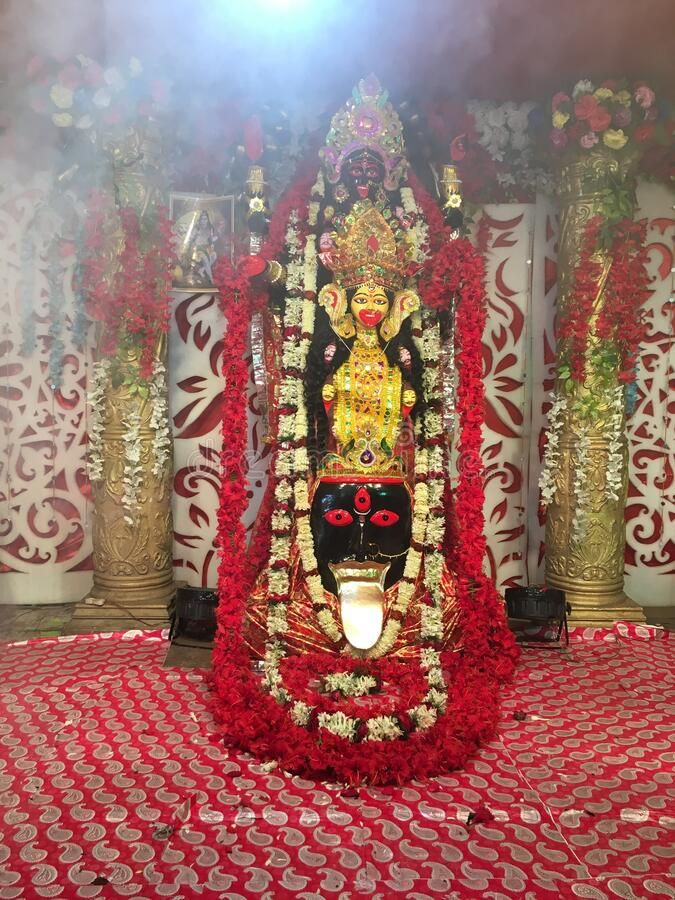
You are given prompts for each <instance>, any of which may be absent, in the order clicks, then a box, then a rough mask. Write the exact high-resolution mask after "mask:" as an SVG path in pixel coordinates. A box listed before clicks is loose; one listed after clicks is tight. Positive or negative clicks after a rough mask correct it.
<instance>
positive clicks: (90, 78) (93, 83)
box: [83, 60, 103, 87]
mask: <svg viewBox="0 0 675 900" xmlns="http://www.w3.org/2000/svg"><path fill="white" fill-rule="evenodd" d="M83 74H84V80H85V82H86V83H87V84H88V85H89V86H90V87H98V86H99V85H101V84H103V68H102V67H101V66H99V64H98V63H97V62H93V60H92V61H91V62H90V63H88V64H87V65H86V66H85V67H84V73H83Z"/></svg>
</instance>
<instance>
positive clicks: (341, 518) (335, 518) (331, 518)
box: [323, 509, 354, 527]
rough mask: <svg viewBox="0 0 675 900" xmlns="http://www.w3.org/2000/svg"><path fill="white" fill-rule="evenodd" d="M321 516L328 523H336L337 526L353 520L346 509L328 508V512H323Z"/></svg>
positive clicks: (349, 523) (347, 523)
mask: <svg viewBox="0 0 675 900" xmlns="http://www.w3.org/2000/svg"><path fill="white" fill-rule="evenodd" d="M323 517H324V519H325V520H326V522H328V524H329V525H337V526H338V527H344V526H345V525H351V524H352V522H353V521H354V517H353V516H352V514H351V513H350V512H349V511H348V510H346V509H329V510H328V512H326V513H324V514H323Z"/></svg>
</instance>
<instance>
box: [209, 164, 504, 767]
mask: <svg viewBox="0 0 675 900" xmlns="http://www.w3.org/2000/svg"><path fill="white" fill-rule="evenodd" d="M312 185H313V186H314V192H318V190H320V183H319V181H310V180H309V179H305V180H304V181H301V182H300V183H299V185H297V186H296V188H295V189H294V190H293V191H291V192H290V197H291V199H290V200H289V199H288V198H286V200H285V201H284V202H283V203H280V205H279V207H278V210H280V211H279V212H278V213H277V214H275V218H277V215H279V216H281V217H282V218H281V220H279V219H277V221H276V222H275V221H274V220H273V223H272V226H271V228H270V233H271V235H273V243H276V244H278V243H279V235H280V234H282V233H283V235H284V244H285V250H286V252H287V256H288V260H289V265H288V279H287V298H286V313H285V317H284V322H283V347H282V367H283V372H282V381H281V386H280V411H279V443H278V447H277V448H276V452H275V453H274V470H273V473H272V482H271V485H273V487H270V488H269V489H268V490H269V491H270V492H271V491H272V490H273V491H274V494H273V497H274V501H273V507H272V511H271V514H270V525H271V534H270V538H269V543H270V557H269V560H270V561H269V565H268V571H267V582H268V598H269V605H268V616H267V631H268V642H267V645H266V653H265V661H264V673H265V674H264V678H263V679H262V681H261V679H260V678H259V676H256V675H255V674H254V673H253V672H252V670H251V665H250V658H249V654H248V650H247V649H246V646H245V643H244V639H243V632H244V623H245V617H246V603H247V598H248V595H249V592H250V589H251V586H252V581H251V577H250V573H251V572H252V571H254V570H255V568H256V567H255V566H253V565H252V564H251V562H250V560H246V559H245V551H244V548H245V535H244V532H243V527H242V526H241V517H242V515H243V513H244V510H245V507H246V503H247V500H246V487H245V484H244V483H243V481H242V479H241V475H240V471H239V467H238V466H237V465H236V463H235V464H234V465H233V463H232V460H237V459H239V458H240V456H241V454H243V452H244V450H245V446H246V407H245V402H244V399H243V398H244V397H245V392H244V391H243V390H242V389H241V387H242V386H243V385H245V380H246V367H245V364H244V362H243V357H244V350H245V343H246V333H245V329H246V321H247V319H246V309H247V307H248V308H250V302H251V301H250V297H249V299H248V300H247V297H248V296H249V295H248V290H249V288H248V281H247V279H246V278H245V277H243V275H237V273H236V272H234V271H232V269H231V268H228V264H227V263H223V264H222V265H219V269H218V273H217V275H216V279H217V284H218V287H219V290H220V294H221V301H222V302H223V308H224V311H225V316H226V318H227V320H228V334H227V340H226V341H225V349H224V353H225V359H224V364H223V365H224V374H225V380H226V388H225V392H224V397H223V403H224V409H223V422H224V433H223V437H224V449H223V458H222V463H223V483H222V489H221V506H220V513H219V540H220V545H221V565H220V570H219V594H220V597H221V603H220V605H219V612H218V619H219V628H218V635H217V639H216V646H215V649H214V676H213V679H212V683H213V688H214V699H213V709H214V713H215V717H216V720H217V722H218V727H219V730H220V735H221V737H223V738H225V740H226V741H227V743H229V744H231V745H234V746H237V747H241V748H245V749H247V750H248V751H250V752H252V753H254V754H256V755H257V756H258V757H260V758H263V759H267V758H273V759H275V760H278V761H279V763H280V764H281V765H282V766H283V767H284V768H285V769H289V770H293V771H301V772H304V773H308V774H311V775H315V776H322V775H330V776H331V777H337V778H339V779H341V780H344V781H347V782H350V783H357V782H362V781H364V780H366V781H370V782H374V783H378V782H379V783H382V782H403V781H406V780H409V779H411V778H413V777H418V778H419V777H422V778H423V777H425V776H428V775H433V774H438V773H439V772H441V771H446V770H448V769H451V768H455V767H457V766H459V765H461V763H462V762H463V761H464V760H465V759H466V757H467V756H468V755H469V754H470V753H472V752H473V751H474V750H475V749H476V747H477V746H478V744H479V743H480V742H481V741H482V740H484V739H485V738H486V737H487V736H488V735H489V734H491V733H492V731H493V729H494V725H495V722H496V719H497V716H498V702H497V692H496V687H497V684H498V682H499V681H500V680H503V679H504V678H506V677H508V675H509V674H510V672H511V671H512V669H513V664H514V659H515V655H516V653H515V649H514V644H513V638H512V636H511V635H510V633H509V632H508V630H507V629H506V627H505V622H504V616H503V610H502V608H501V605H500V601H499V598H498V597H497V594H496V591H495V589H494V587H493V586H492V585H491V584H490V583H489V582H488V581H487V580H486V579H484V578H483V576H482V574H481V566H482V559H483V555H484V546H485V545H484V539H483V538H482V503H483V494H482V482H481V475H482V469H481V467H480V439H481V436H480V422H481V419H482V398H483V394H482V391H483V386H482V379H481V347H480V336H481V332H482V324H483V321H484V316H485V310H484V300H485V292H484V286H483V281H482V277H483V268H482V259H481V258H480V256H477V255H476V253H475V251H473V252H470V251H469V249H468V248H467V246H465V245H464V244H463V243H461V244H460V245H459V246H458V248H457V249H456V250H444V251H442V253H441V256H440V257H439V259H440V260H445V263H447V264H450V262H452V265H456V266H458V267H459V275H458V276H455V277H456V278H457V283H456V284H455V283H451V284H450V283H448V284H445V286H444V288H443V294H447V293H448V292H455V293H457V296H458V297H460V296H461V302H462V303H463V305H462V312H463V315H464V317H465V319H466V325H465V327H464V329H458V332H457V361H458V370H459V386H458V410H457V412H458V415H459V418H460V422H461V423H462V425H463V427H464V428H465V429H466V433H465V434H463V436H462V437H463V441H462V442H460V454H463V459H465V460H466V469H465V471H464V474H463V475H461V476H460V484H459V485H458V491H457V493H458V508H459V510H461V511H462V514H463V515H464V516H465V521H463V522H462V526H463V530H462V533H461V535H460V538H459V539H460V540H461V543H462V549H461V551H459V552H458V553H457V554H456V555H457V558H458V560H459V563H460V565H461V573H459V574H460V577H459V578H458V580H457V589H458V596H457V600H458V602H459V605H460V607H461V609H462V611H463V614H464V615H463V620H462V625H461V632H462V637H461V652H457V648H453V650H445V651H439V650H438V649H436V646H437V642H438V639H439V636H441V635H442V616H441V611H440V607H441V606H442V604H443V601H444V600H447V598H448V595H447V594H446V593H445V591H444V586H443V571H444V567H443V555H444V554H445V547H446V538H445V508H444V502H443V491H444V485H445V482H446V471H447V459H446V452H445V438H444V436H443V434H442V428H443V425H442V423H443V418H442V410H441V402H440V401H441V393H440V391H441V388H440V384H441V381H440V370H439V367H438V366H437V365H436V366H434V365H433V361H434V360H438V358H439V356H440V333H439V330H438V325H437V319H436V312H435V311H434V309H433V308H435V309H436V310H438V309H445V308H447V306H448V302H449V300H448V297H447V296H444V297H443V298H441V297H440V293H441V291H440V289H439V292H438V297H437V300H436V301H434V298H433V290H434V289H433V288H430V289H429V292H428V296H429V297H430V298H431V301H432V302H431V304H430V306H431V307H433V308H432V309H428V310H427V312H425V314H424V327H423V328H422V327H421V324H422V323H421V322H419V323H418V324H417V326H416V327H414V329H413V333H414V335H415V339H416V341H417V342H418V346H419V348H420V352H421V354H422V356H423V359H424V360H425V364H426V365H427V370H426V373H425V378H424V392H425V400H426V401H427V404H428V412H427V413H426V415H425V420H424V430H425V433H426V435H427V437H428V440H426V442H425V447H424V449H421V448H420V450H419V452H418V454H417V455H416V466H417V479H418V481H417V484H416V494H419V496H417V497H416V500H417V502H416V504H415V506H416V514H417V516H418V518H419V517H420V516H421V517H423V520H424V527H423V530H420V531H418V532H417V533H416V534H415V537H414V540H413V548H411V551H410V553H411V555H413V554H414V553H417V554H419V557H420V560H421V561H422V560H423V567H422V568H424V570H425V574H424V578H425V584H426V585H427V586H428V587H427V590H426V592H424V595H423V598H422V610H421V616H422V620H421V636H422V639H423V645H422V647H421V648H420V652H419V656H418V657H417V660H416V662H417V665H415V661H413V660H406V661H404V662H402V661H400V660H397V659H395V658H391V657H388V656H382V657H380V658H379V659H368V660H367V666H366V667H364V661H363V660H359V659H356V658H353V657H349V656H344V655H341V654H339V653H338V654H337V655H333V654H316V653H312V654H303V655H301V656H287V655H286V652H285V641H284V635H285V632H286V630H287V627H288V623H287V618H286V608H287V604H288V602H289V599H290V598H289V588H290V584H289V571H290V567H291V565H292V559H291V555H292V550H291V548H292V544H293V541H294V523H295V522H297V536H296V538H295V540H297V544H298V548H299V552H300V555H301V559H302V563H303V569H304V574H305V576H306V577H307V581H308V582H309V583H310V591H312V596H313V600H314V604H315V610H316V612H317V618H319V617H320V618H319V620H320V622H321V624H322V627H323V628H324V631H325V632H326V633H327V634H328V635H329V637H331V636H332V638H333V639H334V640H335V641H336V649H338V650H339V648H340V643H338V641H343V640H344V638H343V636H342V635H341V633H340V632H339V631H338V632H337V634H335V633H333V632H332V627H331V626H332V625H333V624H335V623H334V621H333V619H332V614H331V613H330V611H329V610H328V608H327V607H326V604H325V595H324V592H323V587H322V585H321V581H320V577H319V575H318V568H317V567H316V565H315V557H314V551H313V544H312V542H311V530H309V515H308V513H309V498H308V495H307V483H306V478H307V471H308V466H307V450H306V428H307V424H306V410H305V409H304V391H303V389H302V377H301V376H302V364H303V360H304V358H305V354H306V351H307V348H308V347H309V341H310V340H311V336H312V330H313V314H314V303H315V300H314V292H315V289H316V288H315V281H314V277H315V276H314V271H315V268H314V267H315V262H314V257H315V254H314V253H313V252H312V251H313V235H311V233H310V234H307V233H306V232H305V231H304V228H303V226H302V224H301V223H302V222H303V221H304V220H303V218H302V212H301V211H302V210H305V214H306V215H307V217H308V218H309V217H311V216H312V213H313V206H314V204H315V202H316V201H315V200H312V197H311V195H312V193H313V191H312ZM413 190H414V187H413ZM413 199H414V201H416V203H417V205H418V206H419V209H420V210H421V215H424V210H423V204H424V203H425V201H427V202H428V200H427V197H425V196H424V194H422V195H421V197H419V198H418V197H417V194H416V192H415V193H414V198H413ZM413 199H411V198H410V197H409V196H408V197H406V198H405V203H406V207H410V208H411V209H412V203H413ZM429 200H430V198H429ZM433 207H434V210H435V212H432V216H431V221H429V220H427V223H426V226H427V227H428V228H429V234H430V235H432V238H431V240H432V243H433V245H434V246H437V245H439V244H441V247H443V248H445V247H446V244H443V243H441V241H442V237H443V235H441V238H440V239H439V231H438V230H436V231H435V230H434V227H432V222H433V221H435V222H436V223H437V222H438V219H439V216H440V213H438V212H437V207H435V204H434V205H433ZM408 211H409V210H408V209H406V212H408ZM425 218H426V217H425ZM280 221H282V223H283V224H280ZM440 221H441V225H442V219H441V220H440ZM418 243H420V244H421V241H420V242H418ZM454 243H455V244H458V242H454ZM469 246H470V245H469ZM268 252H269V248H268ZM277 252H278V251H277ZM263 253H265V249H264V250H263ZM272 255H274V254H270V256H272ZM433 259H434V258H433V257H432V260H433ZM439 259H437V260H436V262H438V261H439ZM428 270H429V272H430V273H431V272H432V271H435V269H434V267H433V266H432V265H431V264H430V265H429V267H428ZM242 271H243V270H242ZM430 281H433V278H431V279H430ZM458 302H459V300H458ZM458 318H459V316H458ZM472 354H474V356H475V355H477V360H476V359H475V358H472ZM225 429H226V432H225ZM417 485H423V488H422V487H420V489H419V492H418V491H417ZM422 491H424V497H423V496H422ZM476 503H477V504H478V511H476V509H475V508H471V507H472V504H476ZM420 521H421V520H420ZM460 521H461V520H460ZM465 524H466V529H464V525H465ZM262 543H263V541H259V542H258V543H257V549H256V553H257V554H258V561H260V556H259V554H260V545H261V544H262ZM469 545H472V546H469ZM413 558H414V556H413ZM310 579H315V582H314V581H312V582H310ZM411 594H412V592H411ZM324 612H325V613H328V616H330V620H329V619H328V616H326V615H322V613H324ZM394 624H395V623H394ZM336 628H337V625H336ZM385 650H386V647H385ZM366 669H367V670H366ZM317 672H321V673H322V679H321V681H320V685H319V687H318V689H317V686H316V684H315V683H313V678H312V676H313V675H315V673H317ZM391 684H396V685H397V688H398V692H399V696H398V699H397V700H396V701H395V702H394V706H393V708H392V699H391V696H390V695H389V694H388V693H387V691H386V687H387V685H391ZM366 699H367V710H368V712H367V713H364V707H363V705H362V704H363V703H364V702H365V700H366ZM338 707H339V708H338ZM319 734H320V735H321V736H320V738H319ZM404 738H405V740H406V743H405V752H401V753H396V752H395V751H393V748H392V745H391V742H392V741H396V740H400V739H404ZM345 741H346V742H347V745H345ZM350 744H357V745H358V750H355V751H354V752H350V751H348V750H347V749H346V746H349V745H350ZM392 751H393V752H392Z"/></svg>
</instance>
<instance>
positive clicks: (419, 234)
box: [401, 187, 429, 265]
mask: <svg viewBox="0 0 675 900" xmlns="http://www.w3.org/2000/svg"><path fill="white" fill-rule="evenodd" d="M401 205H402V206H403V209H404V210H405V212H407V213H409V214H411V215H414V216H415V224H414V225H413V226H412V228H410V229H409V231H408V233H409V235H410V237H411V238H412V242H413V244H414V247H415V262H416V263H419V264H420V265H421V264H422V263H423V262H424V261H425V260H426V259H427V258H428V256H429V226H428V225H427V222H426V219H425V218H424V217H423V216H421V215H420V211H419V207H418V206H417V203H416V201H415V195H414V194H413V192H412V188H409V187H402V188H401Z"/></svg>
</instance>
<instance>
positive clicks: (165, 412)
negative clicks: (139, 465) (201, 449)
mask: <svg viewBox="0 0 675 900" xmlns="http://www.w3.org/2000/svg"><path fill="white" fill-rule="evenodd" d="M167 396H168V388H167V384H166V367H165V366H164V364H163V363H162V362H160V361H159V360H157V361H156V362H155V365H154V367H153V370H152V378H151V380H150V385H149V398H150V423H149V424H150V429H151V431H152V433H153V441H152V458H153V464H152V474H153V475H156V476H157V477H161V476H162V475H163V474H164V472H165V471H166V466H167V463H168V461H169V459H170V457H171V445H172V442H171V432H170V430H169V405H168V402H167Z"/></svg>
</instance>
